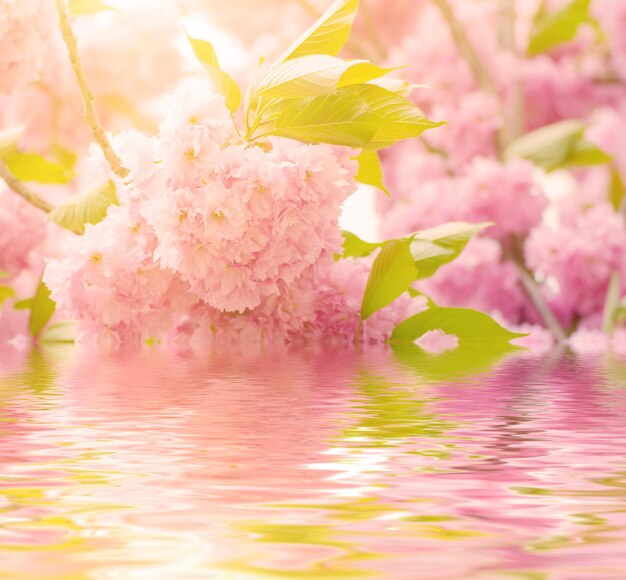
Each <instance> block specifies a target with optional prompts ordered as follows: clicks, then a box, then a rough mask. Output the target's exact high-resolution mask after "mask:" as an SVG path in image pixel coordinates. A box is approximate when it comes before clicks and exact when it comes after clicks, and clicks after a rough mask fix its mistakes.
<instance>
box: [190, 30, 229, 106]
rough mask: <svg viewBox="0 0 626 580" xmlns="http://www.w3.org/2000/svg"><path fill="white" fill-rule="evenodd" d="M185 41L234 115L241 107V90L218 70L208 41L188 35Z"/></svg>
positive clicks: (214, 55) (218, 66) (214, 54)
mask: <svg viewBox="0 0 626 580" xmlns="http://www.w3.org/2000/svg"><path fill="white" fill-rule="evenodd" d="M187 39H188V40H189V44H190V45H191V48H192V49H193V52H194V54H195V55H196V58H197V59H198V61H199V62H200V63H201V64H202V65H203V66H204V68H205V70H206V71H207V73H208V74H209V78H210V79H211V82H212V83H213V87H214V88H215V90H216V91H218V92H219V93H220V94H221V95H223V96H224V99H225V100H226V106H227V107H228V110H229V111H231V112H232V113H234V112H235V111H236V110H237V109H238V108H239V105H241V89H240V88H239V86H238V85H237V83H236V82H235V81H234V80H233V78H232V77H231V76H230V75H229V74H228V73H227V72H225V71H223V70H222V69H221V68H220V65H219V61H218V59H217V54H216V53H215V49H214V48H213V45H212V44H211V43H210V42H209V41H208V40H202V39H199V38H193V37H192V36H190V35H189V33H187Z"/></svg>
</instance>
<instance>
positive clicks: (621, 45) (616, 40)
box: [592, 0, 626, 79]
mask: <svg viewBox="0 0 626 580" xmlns="http://www.w3.org/2000/svg"><path fill="white" fill-rule="evenodd" d="M592 10H593V13H594V16H595V17H596V18H597V19H598V21H599V22H600V26H602V29H603V30H604V32H605V33H606V35H607V37H608V41H609V44H610V51H611V62H612V65H613V67H614V69H615V72H617V73H618V74H619V75H620V76H621V77H622V79H624V78H626V38H624V26H626V4H624V2H622V1H621V0H594V2H593V3H592Z"/></svg>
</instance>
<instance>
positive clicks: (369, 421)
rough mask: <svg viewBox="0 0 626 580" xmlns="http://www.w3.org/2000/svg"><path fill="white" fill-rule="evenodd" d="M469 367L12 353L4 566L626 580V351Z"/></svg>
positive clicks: (354, 357) (405, 360) (1, 391)
mask: <svg viewBox="0 0 626 580" xmlns="http://www.w3.org/2000/svg"><path fill="white" fill-rule="evenodd" d="M487 358H488V357H487ZM476 362H478V363H479V364H478V365H476V366H478V367H480V366H482V367H483V368H484V367H485V366H487V365H486V363H485V361H482V360H481V361H476ZM483 363H485V364H483ZM457 365H458V360H455V359H453V358H449V357H448V358H446V356H445V355H444V357H443V358H442V357H439V358H437V357H422V358H421V359H420V360H416V359H415V358H414V357H412V355H411V353H408V354H407V353H400V354H398V353H395V354H394V353H390V352H386V351H380V352H366V353H357V352H282V353H266V354H257V355H255V354H247V355H246V354H242V353H238V354H234V353H232V354H230V355H227V356H225V355H222V356H221V357H214V358H212V359H211V358H194V357H191V358H190V357H176V356H174V355H167V354H164V353H162V352H152V353H148V354H144V355H141V356H136V357H128V358H113V359H112V358H106V357H100V358H97V357H89V356H87V355H84V354H83V355H80V356H79V355H78V354H77V353H76V352H75V351H74V350H73V348H72V347H69V346H68V347H67V348H62V349H59V348H57V349H55V350H47V351H43V352H33V353H30V354H26V355H18V354H16V353H10V352H7V351H4V352H0V578H10V579H13V578H15V579H22V578H28V579H36V580H47V579H63V580H73V579H83V578H85V579H86V578H148V579H179V578H181V579H185V578H193V579H202V578H235V579H239V578H242V579H245V578H320V579H333V578H370V577H372V578H376V577H379V578H400V579H404V578H406V579H411V580H413V579H431V578H432V579H463V578H486V579H492V578H493V579H497V578H528V579H537V580H539V579H544V578H545V579H548V578H549V579H552V578H554V579H568V580H570V579H582V578H585V579H586V578H588V579H594V580H595V579H601V578H610V579H620V578H626V362H623V361H622V362H620V361H617V360H611V359H608V358H595V359H581V358H579V357H576V356H575V355H573V354H567V353H565V354H552V355H550V356H544V357H532V356H530V355H526V354H514V355H512V356H511V357H509V358H507V359H506V360H504V361H501V362H500V363H499V364H497V365H496V366H495V367H493V368H491V370H487V371H481V372H478V371H477V370H476V369H474V371H473V373H471V374H467V375H463V374H462V373H459V372H457V370H456V369H457Z"/></svg>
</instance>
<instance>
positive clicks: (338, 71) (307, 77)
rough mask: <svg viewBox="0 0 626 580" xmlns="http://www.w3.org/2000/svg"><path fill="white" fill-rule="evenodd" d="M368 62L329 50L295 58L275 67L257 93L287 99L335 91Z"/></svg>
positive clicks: (261, 83)
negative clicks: (351, 74)
mask: <svg viewBox="0 0 626 580" xmlns="http://www.w3.org/2000/svg"><path fill="white" fill-rule="evenodd" d="M364 64H369V63H367V62H366V61H364V60H343V59H341V58H337V57H335V56H329V55H327V54H311V55H307V56H303V57H300V58H295V59H292V60H288V61H286V62H283V63H281V64H279V65H277V66H275V67H273V68H271V69H270V71H269V72H268V74H267V75H266V76H265V78H263V80H262V81H261V82H260V84H259V86H258V88H257V90H256V94H257V95H262V96H265V97H272V98H287V99H289V98H297V97H313V96H321V95H332V94H334V93H336V92H337V87H338V86H339V84H340V82H341V81H342V79H343V78H344V77H345V75H346V74H347V73H348V72H349V71H350V70H351V69H353V68H355V67H358V66H360V65H364ZM372 66H373V65H372ZM383 74H384V73H383Z"/></svg>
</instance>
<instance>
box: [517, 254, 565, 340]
mask: <svg viewBox="0 0 626 580" xmlns="http://www.w3.org/2000/svg"><path fill="white" fill-rule="evenodd" d="M513 263H514V264H515V265H516V266H517V271H518V273H519V277H520V283H521V285H522V289H523V290H524V292H525V294H526V296H528V298H529V300H530V301H531V302H532V303H533V306H534V307H535V310H537V313H538V314H539V316H541V319H542V320H543V322H544V324H545V325H546V327H547V328H548V330H549V331H550V332H551V333H552V335H553V336H554V338H555V339H556V340H557V342H559V343H562V342H565V339H566V338H567V336H566V334H565V331H564V330H563V327H562V326H561V324H560V323H559V321H558V320H557V319H556V316H554V313H553V312H552V310H551V308H550V306H549V305H548V303H547V302H546V301H545V299H544V297H543V294H542V293H541V290H540V288H539V286H538V285H537V282H536V281H535V278H534V276H533V275H532V273H531V272H530V271H529V270H528V268H527V267H526V265H525V264H524V263H523V261H522V260H521V259H519V258H513Z"/></svg>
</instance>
